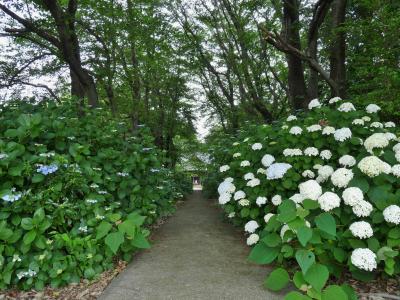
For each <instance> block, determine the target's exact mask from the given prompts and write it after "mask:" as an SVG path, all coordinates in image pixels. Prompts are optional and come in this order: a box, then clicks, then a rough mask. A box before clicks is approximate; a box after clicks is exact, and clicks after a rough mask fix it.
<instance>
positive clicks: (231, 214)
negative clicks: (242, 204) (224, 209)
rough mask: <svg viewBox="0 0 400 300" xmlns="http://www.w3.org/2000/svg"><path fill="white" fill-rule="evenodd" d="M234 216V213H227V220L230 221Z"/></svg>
mask: <svg viewBox="0 0 400 300" xmlns="http://www.w3.org/2000/svg"><path fill="white" fill-rule="evenodd" d="M235 215H236V214H235V212H231V213H229V215H228V218H229V219H232V218H233V217H234V216H235Z"/></svg>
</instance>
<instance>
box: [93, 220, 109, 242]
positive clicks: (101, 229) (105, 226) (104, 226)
mask: <svg viewBox="0 0 400 300" xmlns="http://www.w3.org/2000/svg"><path fill="white" fill-rule="evenodd" d="M111 228H112V225H111V224H110V223H108V222H105V221H103V222H101V223H100V224H99V226H97V232H96V239H97V240H98V239H101V238H102V237H105V236H106V235H107V233H108V232H109V231H110V230H111Z"/></svg>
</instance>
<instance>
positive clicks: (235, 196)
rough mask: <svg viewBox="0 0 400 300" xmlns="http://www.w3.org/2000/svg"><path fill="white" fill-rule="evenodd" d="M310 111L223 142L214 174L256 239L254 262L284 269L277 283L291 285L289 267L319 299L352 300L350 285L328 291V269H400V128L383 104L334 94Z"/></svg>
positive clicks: (384, 272) (273, 283) (230, 208)
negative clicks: (384, 113)
mask: <svg viewBox="0 0 400 300" xmlns="http://www.w3.org/2000/svg"><path fill="white" fill-rule="evenodd" d="M309 109H310V112H307V113H299V114H298V115H297V116H293V115H291V116H289V117H288V118H287V119H285V120H281V121H279V122H276V123H274V124H273V125H262V126H259V125H249V126H247V127H246V128H244V129H243V130H241V131H240V132H239V134H238V135H237V136H235V137H233V136H230V137H228V138H227V139H220V144H219V145H216V146H215V147H214V149H213V151H212V155H213V157H214V163H215V170H214V175H213V176H214V177H218V179H219V186H218V188H217V189H218V193H219V203H220V204H221V205H222V206H223V209H224V211H225V212H226V214H227V216H228V217H229V218H230V219H231V220H232V221H233V222H234V223H236V224H238V225H240V226H244V230H245V231H246V232H247V233H248V234H249V236H248V239H247V243H248V245H252V246H253V245H254V247H253V249H252V251H251V253H250V257H249V259H250V260H251V261H253V262H256V263H260V264H269V263H272V262H276V263H277V264H278V265H281V266H282V267H280V268H278V269H277V270H276V271H274V272H272V273H271V274H270V275H269V277H268V278H267V279H266V282H265V284H266V286H267V287H268V288H270V289H272V290H277V289H278V288H279V289H280V288H283V287H284V286H285V285H286V284H287V283H288V282H289V273H290V274H291V275H292V276H293V277H292V280H293V282H294V284H295V285H296V286H297V287H298V288H299V289H300V290H302V291H303V292H305V293H306V294H307V295H308V296H310V297H312V298H317V299H320V297H321V293H322V294H329V293H330V292H332V291H335V293H336V295H337V298H335V299H346V298H343V297H344V296H343V297H339V295H345V294H343V293H346V292H348V288H347V287H346V286H344V287H338V286H330V287H328V288H326V289H324V286H325V284H326V282H327V280H328V278H329V276H334V277H336V278H341V276H342V274H343V272H344V271H349V272H351V274H352V275H353V277H354V278H357V279H360V280H370V279H372V278H374V277H376V276H392V275H396V274H399V273H400V256H399V249H400V228H399V224H400V200H399V199H400V189H399V188H400V143H399V130H398V129H397V128H396V126H395V124H394V123H393V122H386V123H381V122H379V110H380V108H379V106H377V105H375V104H371V105H368V106H366V108H362V109H360V110H356V108H355V107H354V105H353V104H352V103H350V102H345V101H342V100H340V98H332V99H331V100H330V101H329V104H328V103H327V104H326V105H322V104H321V103H320V102H319V101H318V100H313V101H311V102H310V105H309ZM227 145H231V146H229V147H227ZM209 182H210V183H212V182H213V180H209ZM210 187H211V188H215V182H214V187H213V186H212V184H210V185H209V186H208V188H210ZM206 188H207V186H206ZM293 262H297V264H298V267H297V268H294V269H293V268H292V264H293ZM286 269H287V270H286ZM299 297H300V296H299ZM293 299H294V298H293ZM296 299H297V298H296ZM298 299H300V298H298ZM301 299H303V298H301Z"/></svg>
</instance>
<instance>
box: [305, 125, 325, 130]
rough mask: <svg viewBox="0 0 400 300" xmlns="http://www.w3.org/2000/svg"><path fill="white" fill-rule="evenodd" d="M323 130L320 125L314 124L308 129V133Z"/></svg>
mask: <svg viewBox="0 0 400 300" xmlns="http://www.w3.org/2000/svg"><path fill="white" fill-rule="evenodd" d="M321 129H322V127H321V125H319V124H314V125H311V126H308V127H307V131H308V132H315V131H319V130H321Z"/></svg>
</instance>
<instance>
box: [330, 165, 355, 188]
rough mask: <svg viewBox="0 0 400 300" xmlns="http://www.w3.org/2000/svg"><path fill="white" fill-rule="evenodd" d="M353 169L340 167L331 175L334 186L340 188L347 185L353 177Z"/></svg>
mask: <svg viewBox="0 0 400 300" xmlns="http://www.w3.org/2000/svg"><path fill="white" fill-rule="evenodd" d="M353 176H354V174H353V171H352V170H349V169H346V168H339V169H337V170H336V171H335V172H333V174H332V175H331V181H332V184H333V185H334V186H337V187H339V188H344V187H347V185H348V184H349V182H350V181H351V180H352V179H353Z"/></svg>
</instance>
